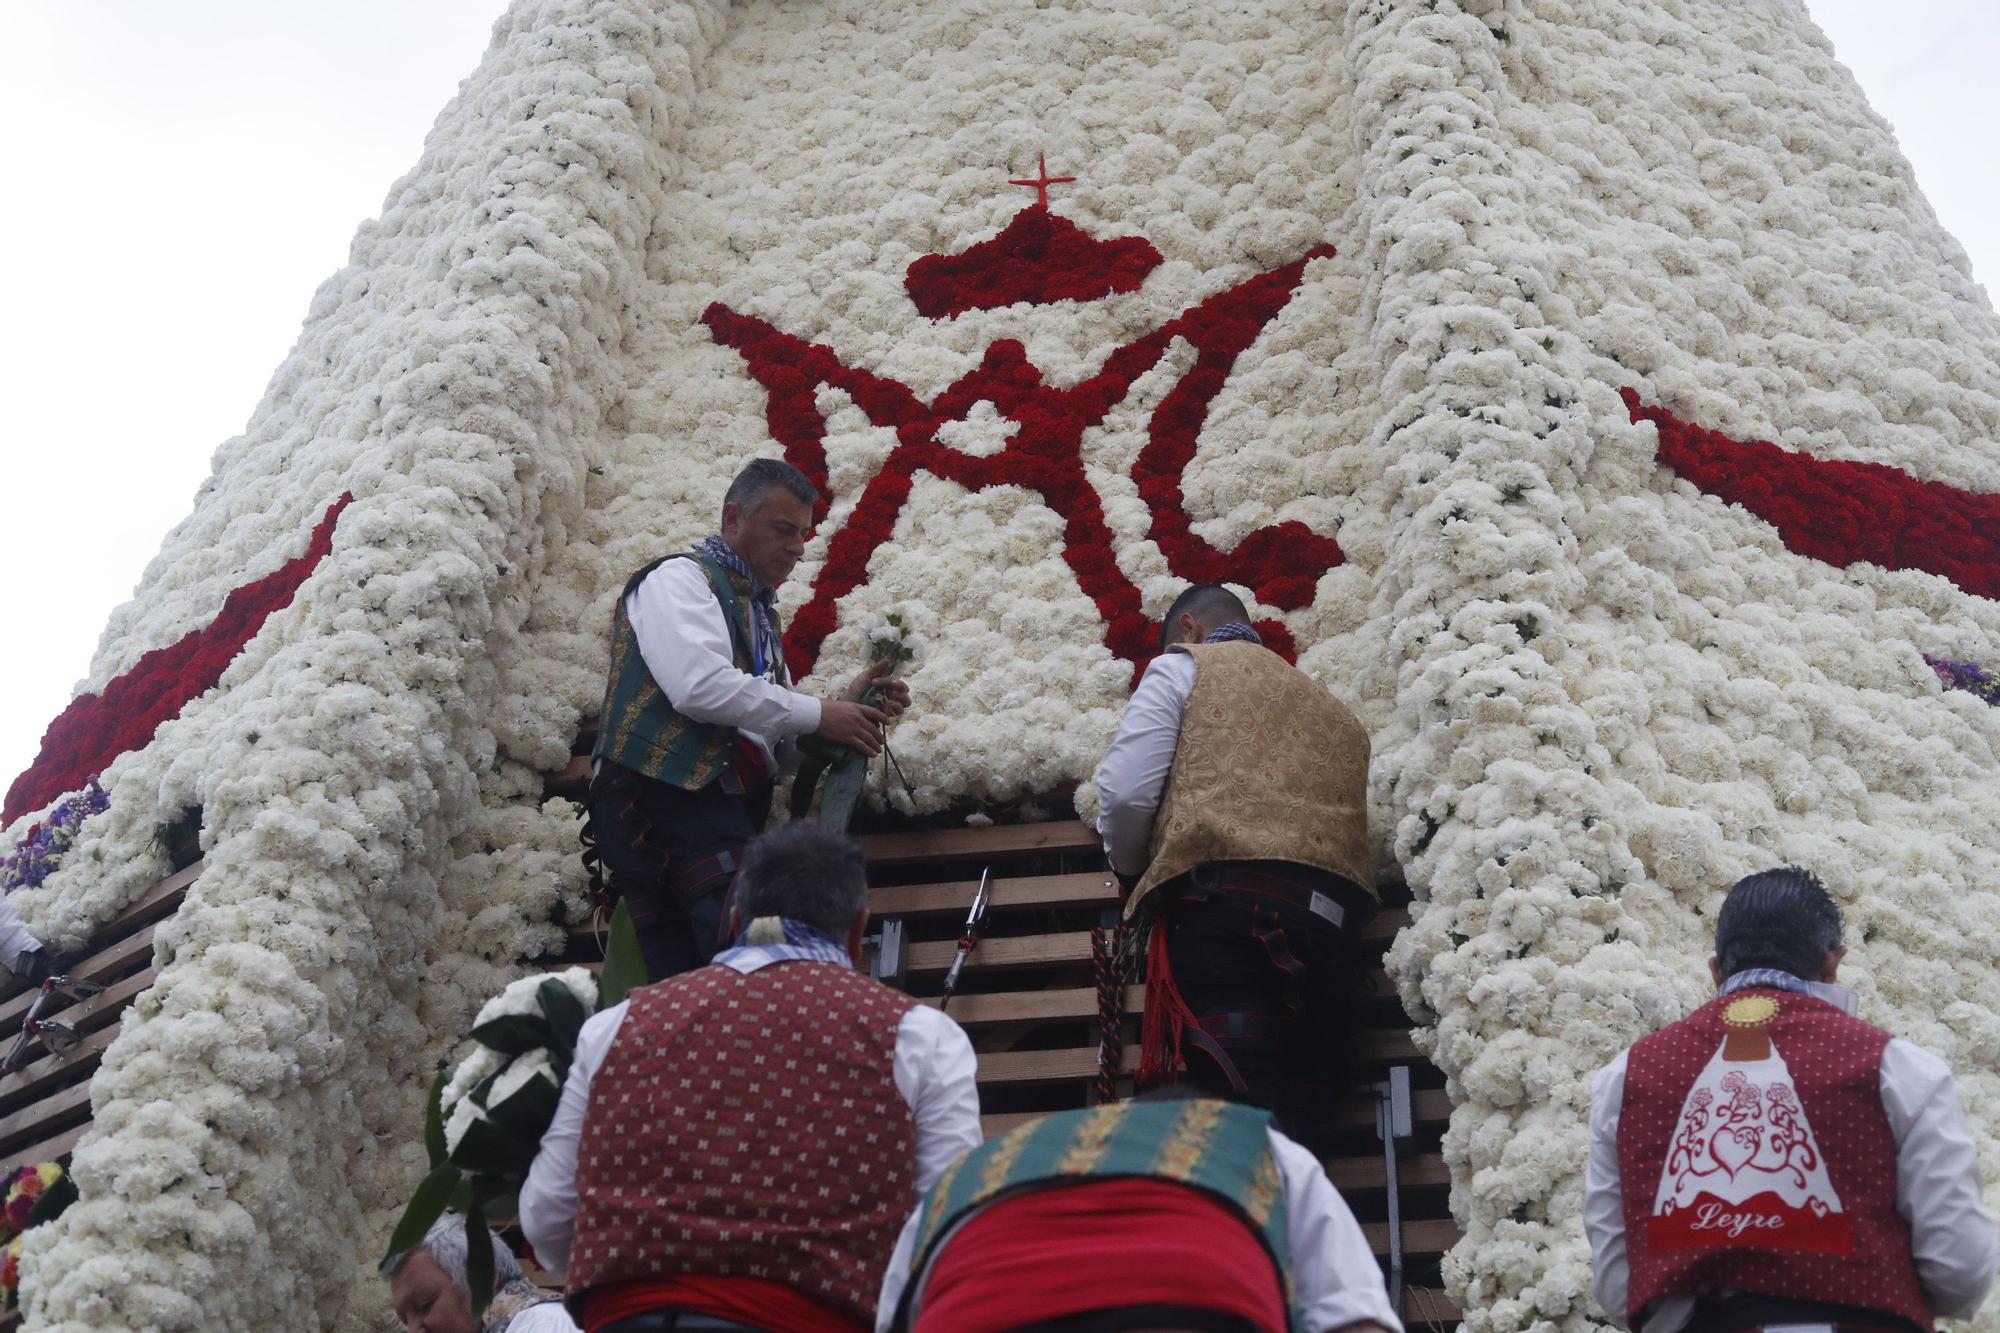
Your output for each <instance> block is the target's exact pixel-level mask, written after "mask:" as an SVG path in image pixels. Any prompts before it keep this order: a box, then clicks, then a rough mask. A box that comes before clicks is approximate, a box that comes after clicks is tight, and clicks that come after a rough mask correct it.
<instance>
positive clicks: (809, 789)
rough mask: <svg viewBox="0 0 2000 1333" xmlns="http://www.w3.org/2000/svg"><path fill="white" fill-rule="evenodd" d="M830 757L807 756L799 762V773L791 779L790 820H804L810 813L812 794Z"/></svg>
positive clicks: (819, 755) (821, 755) (820, 755)
mask: <svg viewBox="0 0 2000 1333" xmlns="http://www.w3.org/2000/svg"><path fill="white" fill-rule="evenodd" d="M829 762H831V760H830V757H829V756H827V755H823V754H814V755H807V756H804V757H802V758H801V759H800V760H799V771H798V774H797V776H795V777H794V778H793V779H792V818H793V819H804V818H805V817H806V815H807V814H809V813H810V812H811V811H812V803H813V792H814V791H815V790H816V789H817V788H818V787H819V780H820V777H821V776H822V775H823V774H824V773H825V772H826V766H827V764H828V763H829Z"/></svg>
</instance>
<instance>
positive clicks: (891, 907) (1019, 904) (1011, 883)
mask: <svg viewBox="0 0 2000 1333" xmlns="http://www.w3.org/2000/svg"><path fill="white" fill-rule="evenodd" d="M978 892H979V880H978V878H977V877H976V876H975V877H974V878H972V879H961V880H950V881H947V882H945V883H941V884H891V885H889V886H887V887H885V888H879V889H870V890H869V891H868V911H869V913H870V915H872V916H874V917H876V918H878V919H879V918H882V917H904V918H911V917H926V916H955V917H958V918H960V919H961V920H963V919H964V917H965V914H966V912H967V911H969V910H971V907H972V899H973V897H974V895H976V894H977V893H978ZM1117 902H1118V881H1117V880H1115V879H1113V878H1111V876H1109V875H1106V874H1099V873H1096V872H1094V871H1093V872H1091V873H1088V874H1081V875H1019V876H1015V877H1013V878H1011V879H1009V878H997V879H995V880H994V881H993V887H992V900H991V904H990V907H991V909H992V910H999V909H1003V908H1034V907H1111V906H1114V905H1116V903H1117Z"/></svg>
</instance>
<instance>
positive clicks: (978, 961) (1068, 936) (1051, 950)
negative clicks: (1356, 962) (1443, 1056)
mask: <svg viewBox="0 0 2000 1333" xmlns="http://www.w3.org/2000/svg"><path fill="white" fill-rule="evenodd" d="M1382 915H1383V916H1389V915H1391V914H1390V913H1387V912H1384V913H1383V914H1382ZM1377 920H1378V921H1379V920H1380V918H1377ZM1396 929H1397V925H1396V923H1395V922H1393V921H1392V922H1388V923H1384V924H1382V925H1381V926H1379V928H1378V926H1377V925H1376V923H1375V922H1370V923H1369V925H1368V928H1366V929H1364V930H1363V931H1362V933H1361V937H1362V938H1363V939H1364V940H1367V939H1371V938H1381V939H1384V940H1386V939H1387V938H1388V937H1389V935H1393V934H1394V933H1395V931H1396ZM1378 932H1386V933H1378ZM957 952H958V941H957V940H925V941H920V942H918V943H916V944H912V945H911V946H910V971H911V972H912V973H920V972H943V971H945V970H946V969H947V968H949V967H950V966H951V960H952V957H953V956H954V955H955V954H956V953H957ZM1090 958H1091V953H1090V932H1089V931H1087V930H1071V931H1062V932H1059V933H1057V934H1053V935H997V936H991V937H989V938H986V939H982V940H981V941H979V948H978V949H977V950H975V951H974V952H973V955H972V957H971V958H969V959H967V960H966V964H965V965H966V967H967V968H968V969H975V970H976V969H1000V968H1009V967H1040V966H1049V965H1054V964H1060V963H1087V962H1089V961H1090ZM1373 975H1374V978H1375V984H1376V985H1377V986H1378V987H1380V988H1381V993H1382V994H1384V995H1394V994H1395V993H1396V989H1395V987H1393V986H1390V985H1389V984H1388V982H1387V981H1386V980H1385V979H1384V978H1383V975H1382V973H1381V972H1380V971H1377V972H1376V973H1374V974H1373Z"/></svg>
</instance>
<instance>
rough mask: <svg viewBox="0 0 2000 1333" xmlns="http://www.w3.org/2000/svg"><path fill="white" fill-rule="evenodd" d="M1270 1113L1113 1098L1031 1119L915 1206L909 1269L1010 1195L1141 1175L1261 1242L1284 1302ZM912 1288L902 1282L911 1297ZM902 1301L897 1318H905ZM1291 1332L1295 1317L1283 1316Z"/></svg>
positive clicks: (1279, 1184) (1281, 1197) (978, 1152)
mask: <svg viewBox="0 0 2000 1333" xmlns="http://www.w3.org/2000/svg"><path fill="white" fill-rule="evenodd" d="M1270 1126H1271V1113H1270V1112H1268V1111H1259V1110H1256V1109H1255V1108H1253V1107H1248V1106H1238V1105H1235V1104H1233V1103H1230V1102H1221V1101H1212V1100H1208V1099H1199V1100H1189V1101H1171V1102H1129V1101H1128V1102H1112V1103H1110V1104H1108V1105H1104V1106H1095V1107H1092V1108H1090V1109H1089V1110H1084V1111H1063V1112H1059V1113H1057V1114H1054V1115H1048V1116H1043V1117H1042V1118H1041V1119H1039V1120H1031V1121H1029V1122H1028V1123H1027V1124H1025V1125H1022V1126H1020V1127H1019V1128H1018V1129H1015V1130H1014V1131H1012V1132H1011V1133H1009V1134H1007V1135H1006V1136H1004V1137H1002V1138H998V1139H988V1140H987V1141H986V1142H985V1143H983V1144H981V1145H980V1146H979V1147H977V1148H974V1149H973V1150H972V1151H971V1152H969V1153H967V1154H966V1155H965V1156H963V1157H961V1158H959V1159H958V1161H957V1162H956V1163H954V1164H953V1165H952V1166H950V1167H949V1168H947V1169H946V1171H945V1173H944V1175H942V1176H940V1177H939V1178H938V1182H937V1184H936V1185H934V1186H932V1188H931V1190H930V1192H929V1193H928V1194H926V1195H925V1196H924V1199H923V1202H922V1203H920V1204H919V1205H918V1219H919V1220H918V1223H917V1231H916V1236H915V1240H914V1244H913V1246H912V1249H911V1255H912V1263H911V1265H910V1272H911V1273H912V1274H917V1273H921V1272H923V1271H924V1268H925V1266H926V1265H927V1264H928V1263H929V1262H930V1258H931V1253H932V1251H933V1250H934V1249H935V1247H936V1246H937V1244H938V1242H939V1241H940V1240H941V1239H943V1238H944V1237H945V1236H947V1235H949V1234H950V1232H951V1230H952V1228H953V1227H954V1226H956V1225H957V1223H958V1222H959V1221H961V1220H962V1219H963V1218H965V1217H966V1216H968V1215H969V1214H970V1213H971V1212H972V1211H973V1210H974V1209H976V1208H978V1207H979V1206H980V1205H982V1204H985V1203H989V1202H991V1201H992V1200H994V1199H997V1198H999V1197H1000V1196H1002V1195H1004V1194H1008V1193H1012V1192H1014V1191H1017V1190H1025V1189H1033V1188H1036V1187H1046V1186H1050V1185H1060V1184H1063V1183H1067V1182H1081V1181H1088V1180H1105V1179H1110V1178H1113V1177H1119V1176H1127V1177H1130V1176H1140V1177H1146V1178H1150V1179H1155V1180H1171V1181H1175V1182H1177V1183H1179V1184H1183V1185H1187V1186H1190V1187H1192V1188H1194V1189H1199V1190H1202V1191H1204V1192H1206V1193H1208V1194H1211V1195H1214V1196H1215V1197H1217V1198H1219V1199H1221V1200H1222V1201H1223V1202H1224V1203H1225V1204H1227V1205H1229V1206H1230V1207H1231V1208H1232V1209H1234V1210H1235V1211H1237V1212H1239V1213H1240V1214H1242V1216H1243V1218H1244V1220H1245V1221H1246V1222H1248V1223H1249V1225H1250V1228H1251V1230H1253V1231H1255V1232H1256V1233H1257V1234H1258V1236H1259V1237H1260V1238H1261V1239H1262V1240H1263V1243H1264V1248H1265V1249H1266V1250H1267V1251H1269V1252H1270V1255H1271V1261H1272V1262H1273V1263H1274V1264H1276V1265H1277V1268H1278V1273H1279V1276H1280V1278H1281V1280H1282V1281H1283V1283H1284V1290H1285V1299H1286V1303H1287V1304H1288V1305H1289V1304H1290V1302H1291V1292H1292V1279H1291V1245H1290V1242H1289V1240H1288V1238H1287V1236H1286V1212H1285V1187H1284V1178H1283V1177H1282V1176H1280V1175H1279V1173H1278V1163H1277V1159H1276V1158H1274V1157H1273V1156H1272V1155H1271V1138H1270V1134H1269V1130H1270ZM915 1287H916V1284H915V1283H912V1284H911V1292H914V1290H915ZM909 1300H910V1296H909V1294H907V1293H906V1295H905V1297H904V1307H903V1308H902V1309H901V1310H899V1311H898V1312H897V1315H898V1321H899V1322H898V1323H897V1324H896V1325H895V1327H898V1328H901V1327H904V1326H905V1325H904V1324H903V1323H902V1322H901V1321H903V1320H904V1319H906V1318H907V1316H908V1304H909ZM1292 1323H1293V1325H1294V1326H1295V1327H1296V1325H1297V1314H1296V1312H1294V1313H1293V1315H1292Z"/></svg>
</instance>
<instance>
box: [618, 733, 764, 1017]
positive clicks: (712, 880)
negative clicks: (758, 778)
mask: <svg viewBox="0 0 2000 1333" xmlns="http://www.w3.org/2000/svg"><path fill="white" fill-rule="evenodd" d="M729 785H734V784H729ZM724 787H725V783H724V782H723V780H722V779H717V780H716V781H714V782H711V783H709V784H708V786H706V787H703V788H702V789H701V790H700V791H686V790H684V789H682V788H680V787H676V786H673V785H672V784H671V783H666V782H657V781H655V780H654V779H652V778H649V777H645V776H643V775H641V774H638V773H635V772H633V771H632V770H631V769H629V768H626V767H624V766H622V765H619V764H613V763H610V762H608V761H607V762H605V763H602V764H600V765H599V766H598V772H597V776H596V777H595V778H594V779H592V780H591V784H590V793H589V796H588V797H587V798H586V800H587V803H588V806H589V814H590V832H591V836H592V837H594V838H595V839H596V840H597V855H598V859H599V860H600V862H601V863H602V865H603V867H604V871H605V874H606V877H607V878H608V879H609V881H610V887H611V892H612V894H613V895H614V896H615V897H619V898H623V899H624V900H625V901H626V903H627V904H628V905H629V906H630V907H631V911H632V924H633V926H634V927H635V928H636V930H637V931H638V935H639V952H640V953H641V954H643V955H644V956H645V959H646V972H647V974H648V975H649V976H650V977H651V979H652V980H654V981H662V980H665V979H666V978H667V977H671V976H677V975H678V974H680V973H682V972H689V971H692V970H693V969H695V968H697V967H700V966H702V965H703V964H705V963H706V962H708V960H709V959H710V958H712V957H714V956H715V954H716V951H717V950H719V949H720V948H721V947H722V946H723V945H724V944H726V943H727V942H728V941H726V940H724V939H723V938H722V930H723V926H724V922H723V908H724V898H725V895H726V894H727V893H728V890H729V886H730V885H731V884H732V883H733V882H734V881H735V879H736V868H737V866H738V865H739V864H740V863H741V861H742V855H743V848H744V846H745V845H746V844H747V843H748V842H749V841H750V840H751V839H752V838H754V837H756V836H757V833H758V830H759V829H761V828H762V827H763V824H764V817H765V816H766V815H767V814H769V813H770V808H771V788H770V784H768V783H766V784H763V786H762V788H761V790H758V791H752V792H745V793H733V792H730V791H726V790H724Z"/></svg>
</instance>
